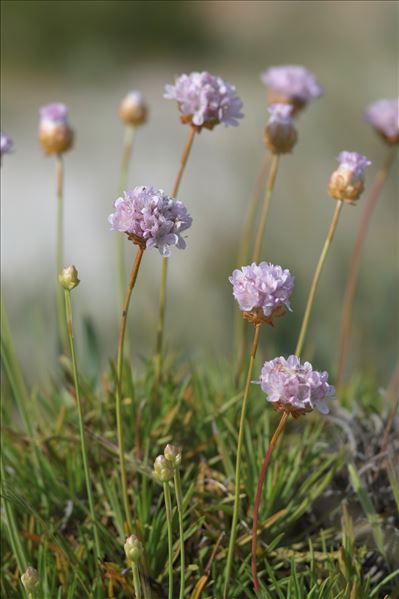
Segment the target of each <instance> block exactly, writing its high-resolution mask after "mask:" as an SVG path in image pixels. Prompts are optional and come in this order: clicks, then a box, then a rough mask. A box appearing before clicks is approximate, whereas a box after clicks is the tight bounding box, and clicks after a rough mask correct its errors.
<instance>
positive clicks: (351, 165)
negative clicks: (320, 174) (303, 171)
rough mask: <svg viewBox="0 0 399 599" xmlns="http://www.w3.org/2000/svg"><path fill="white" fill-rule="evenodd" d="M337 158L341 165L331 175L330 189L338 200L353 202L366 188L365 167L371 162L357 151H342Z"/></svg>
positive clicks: (331, 193)
mask: <svg viewBox="0 0 399 599" xmlns="http://www.w3.org/2000/svg"><path fill="white" fill-rule="evenodd" d="M337 160H338V162H339V163H340V165H339V167H338V168H337V170H336V171H334V172H333V174H332V175H331V178H330V182H329V186H328V191H329V193H330V195H331V196H332V197H333V198H335V199H336V200H344V201H346V202H348V203H352V202H353V201H354V200H357V199H358V198H359V197H360V195H361V194H362V192H363V190H364V169H365V168H366V166H369V165H370V164H371V162H370V160H368V159H367V158H366V156H362V154H358V153H357V152H340V153H339V154H338V156H337Z"/></svg>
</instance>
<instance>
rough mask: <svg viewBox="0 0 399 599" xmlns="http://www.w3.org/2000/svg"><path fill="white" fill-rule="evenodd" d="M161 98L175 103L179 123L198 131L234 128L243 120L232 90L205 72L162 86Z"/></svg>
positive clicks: (238, 99) (229, 86) (226, 83)
mask: <svg viewBox="0 0 399 599" xmlns="http://www.w3.org/2000/svg"><path fill="white" fill-rule="evenodd" d="M164 98H166V99H167V100H176V102H177V103H178V106H179V110H180V112H181V113H182V116H181V121H182V122H183V123H189V124H191V125H193V126H195V127H196V128H197V129H199V130H200V129H201V128H202V127H206V128H207V129H213V127H214V126H215V125H218V124H219V123H223V124H224V125H225V126H226V127H228V126H236V125H238V119H240V118H242V117H243V114H242V113H241V108H242V102H241V99H240V98H239V97H238V96H237V94H236V88H235V87H234V86H233V85H231V84H230V83H229V82H228V81H224V80H223V79H221V78H220V77H215V76H214V75H211V74H210V73H208V72H207V71H203V72H202V73H198V72H194V73H190V74H189V75H180V77H178V78H177V79H176V82H175V84H174V85H166V86H165V94H164Z"/></svg>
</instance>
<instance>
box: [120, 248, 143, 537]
mask: <svg viewBox="0 0 399 599" xmlns="http://www.w3.org/2000/svg"><path fill="white" fill-rule="evenodd" d="M143 254H144V248H143V247H142V246H138V247H137V253H136V257H135V259H134V263H133V268H132V272H131V274H130V279H129V284H128V288H127V291H126V296H125V300H124V303H123V308H122V316H121V320H120V325H119V338H118V357H117V362H116V379H117V381H116V427H117V437H118V449H119V465H120V471H121V472H120V474H121V485H122V497H123V505H124V509H125V517H126V524H127V530H126V531H125V532H126V533H127V534H130V533H131V531H132V518H131V515H130V509H129V499H128V492H127V480H126V465H125V451H124V446H123V422H122V374H123V350H124V343H125V333H126V322H127V314H128V311H129V304H130V298H131V295H132V291H133V288H134V285H135V283H136V279H137V275H138V272H139V269H140V264H141V259H142V257H143Z"/></svg>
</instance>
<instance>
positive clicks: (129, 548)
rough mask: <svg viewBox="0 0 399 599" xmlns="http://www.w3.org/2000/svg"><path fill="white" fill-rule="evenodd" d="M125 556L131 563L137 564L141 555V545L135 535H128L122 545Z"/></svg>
mask: <svg viewBox="0 0 399 599" xmlns="http://www.w3.org/2000/svg"><path fill="white" fill-rule="evenodd" d="M123 547H124V550H125V555H126V557H127V559H128V560H129V561H131V562H136V563H137V562H138V561H139V560H140V557H141V556H142V554H143V545H142V543H141V542H140V541H139V540H138V538H137V537H136V536H135V535H130V537H128V538H127V539H126V541H125V544H124V546H123Z"/></svg>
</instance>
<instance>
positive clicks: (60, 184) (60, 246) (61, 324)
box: [55, 154, 68, 351]
mask: <svg viewBox="0 0 399 599" xmlns="http://www.w3.org/2000/svg"><path fill="white" fill-rule="evenodd" d="M55 177H56V192H57V240H56V275H57V277H56V284H57V288H56V289H57V291H56V300H57V321H58V343H59V348H60V350H61V351H66V350H67V344H68V342H67V332H66V328H65V305H64V300H63V297H62V287H61V285H59V284H58V275H59V274H60V272H61V270H62V269H63V267H64V200H63V189H64V163H63V160H62V155H61V154H57V155H56V157H55Z"/></svg>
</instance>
